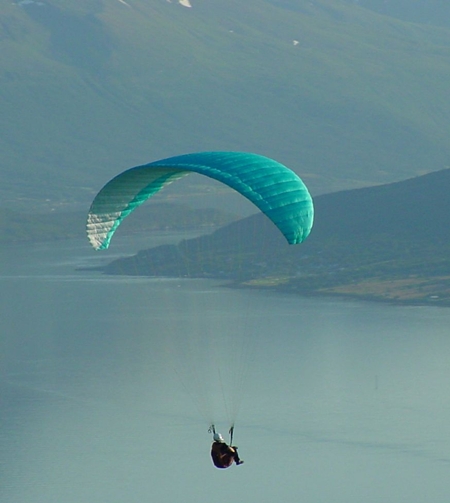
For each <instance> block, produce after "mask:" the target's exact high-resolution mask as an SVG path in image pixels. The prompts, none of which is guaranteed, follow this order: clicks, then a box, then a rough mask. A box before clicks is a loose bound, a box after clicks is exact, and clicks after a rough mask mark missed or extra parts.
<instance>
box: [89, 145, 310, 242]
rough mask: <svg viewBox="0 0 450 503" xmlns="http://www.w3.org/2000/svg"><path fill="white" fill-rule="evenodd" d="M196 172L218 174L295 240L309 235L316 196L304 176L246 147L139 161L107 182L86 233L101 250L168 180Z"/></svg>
mask: <svg viewBox="0 0 450 503" xmlns="http://www.w3.org/2000/svg"><path fill="white" fill-rule="evenodd" d="M191 172H195V173H199V174H202V175H205V176H208V177H210V178H214V179H215V180H218V181H220V182H222V183H224V184H226V185H228V186H229V187H231V188H233V189H235V190H236V191H237V192H239V193H240V194H242V195H243V196H244V197H246V198H247V199H249V200H250V201H251V202H252V203H253V204H254V205H255V206H256V207H258V208H259V209H260V210H261V211H262V212H263V213H264V214H266V215H267V217H268V218H270V220H272V222H273V223H274V224H275V225H276V226H277V227H278V229H279V230H280V232H282V233H283V235H284V236H285V238H286V239H287V241H288V242H289V243H290V244H297V243H301V242H302V241H303V240H304V239H306V238H307V236H308V235H309V233H310V231H311V228H312V224H313V217H314V209H313V202H312V198H311V196H310V194H309V192H308V189H307V188H306V186H305V184H304V183H303V182H302V180H301V179H300V178H299V177H298V176H297V175H296V174H295V173H294V172H293V171H292V170H290V169H289V168H287V167H286V166H284V165H283V164H280V163H279V162H277V161H275V160H273V159H270V158H268V157H264V156H262V155H258V154H252V153H246V152H199V153H192V154H185V155H180V156H176V157H170V158H168V159H162V160H159V161H155V162H152V163H150V164H145V165H143V166H137V167H135V168H131V169H129V170H127V171H124V172H123V173H121V174H120V175H118V176H116V177H115V178H113V179H112V180H111V181H110V182H108V183H107V184H106V185H105V186H104V187H103V189H102V190H101V191H100V192H99V193H98V194H97V196H96V197H95V199H94V201H93V202H92V205H91V208H90V211H89V215H88V220H87V233H88V237H89V240H90V242H91V244H92V246H93V247H94V248H95V249H96V250H101V249H105V248H108V246H109V243H110V241H111V238H112V236H113V234H114V232H115V231H116V229H117V227H118V226H119V225H120V222H122V220H123V219H124V218H125V217H126V216H127V215H129V214H130V213H131V212H132V211H133V210H134V209H136V208H137V207H138V206H140V205H141V204H142V203H144V202H145V201H146V200H147V199H148V198H150V197H151V196H153V195H154V194H156V193H157V192H158V191H160V190H161V189H162V188H163V187H165V186H166V185H168V184H169V183H171V182H173V181H175V180H177V179H178V178H181V177H183V176H185V175H187V174H189V173H191Z"/></svg>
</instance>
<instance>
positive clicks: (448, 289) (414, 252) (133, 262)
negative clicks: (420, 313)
mask: <svg viewBox="0 0 450 503" xmlns="http://www.w3.org/2000/svg"><path fill="white" fill-rule="evenodd" d="M449 194H450V169H446V170H442V171H439V172H434V173H430V174H427V175H424V176H420V177H416V178H412V179H409V180H406V181H403V182H396V183H392V184H387V185H380V186H376V187H370V188H364V189H355V190H349V191H342V192H337V193H332V194H326V195H322V196H319V197H317V198H316V199H315V215H316V217H315V224H314V228H313V231H312V233H311V235H310V236H309V238H308V239H307V240H306V241H305V243H303V244H302V245H298V246H288V245H287V244H286V243H285V241H284V240H283V238H282V236H281V235H280V234H279V233H278V232H277V230H276V229H275V228H274V226H273V225H272V224H271V223H270V222H269V221H268V220H267V218H265V217H264V215H262V214H257V215H254V216H251V217H248V218H246V219H244V220H240V221H238V222H234V223H232V224H229V225H227V226H225V227H223V228H221V229H219V230H218V231H216V232H215V233H213V234H211V235H209V236H203V237H201V238H196V239H192V240H186V241H183V242H181V243H180V244H179V245H178V246H166V247H159V248H155V249H151V250H145V251H142V252H140V253H139V254H137V255H136V256H134V257H129V258H124V259H121V260H117V261H114V262H112V263H111V264H109V265H108V266H106V267H105V268H104V271H105V272H106V273H109V274H133V275H134V274H144V275H169V276H191V277H219V278H220V277H222V278H227V279H229V280H232V281H234V282H236V284H240V285H241V286H253V287H259V288H277V289H280V290H283V291H291V292H298V293H303V294H305V293H313V294H328V295H330V294H339V295H348V296H356V297H364V298H369V299H376V300H387V301H392V302H400V303H402V302H406V303H430V302H431V303H434V304H437V305H446V304H447V303H448V304H449V305H450V196H449ZM169 256H170V259H169V260H166V258H167V257H169Z"/></svg>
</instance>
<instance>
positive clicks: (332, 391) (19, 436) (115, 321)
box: [0, 241, 450, 503]
mask: <svg viewBox="0 0 450 503" xmlns="http://www.w3.org/2000/svg"><path fill="white" fill-rule="evenodd" d="M108 253H109V255H106V257H107V258H106V259H107V260H109V259H110V258H111V255H112V254H121V253H122V248H121V245H120V241H119V242H118V243H116V247H115V249H114V250H113V251H111V252H108ZM99 260H105V255H99V254H96V253H95V252H93V251H91V250H90V249H89V247H88V244H87V243H84V242H71V243H68V242H67V243H60V244H56V245H51V246H50V245H35V246H31V247H30V248H28V249H23V248H20V247H17V248H10V249H6V250H3V251H2V260H1V262H0V298H1V303H0V317H1V318H0V319H1V327H2V328H1V335H0V337H1V338H0V344H1V345H0V348H1V352H0V363H1V367H0V376H1V384H0V392H1V394H0V397H1V409H0V420H1V422H0V426H1V430H0V467H1V472H0V501H1V502H2V503H52V502H55V503H79V502H89V503H100V502H102V503H103V502H105V503H106V502H107V503H116V502H117V503H119V502H121V503H122V502H125V501H126V502H127V503H130V502H131V503H134V502H142V501H155V502H156V501H157V502H161V503H164V502H174V501H184V502H188V503H189V502H195V503H202V502H210V501H211V500H215V501H218V502H222V501H223V502H225V501H230V500H238V501H241V502H265V501H267V502H273V501H277V500H279V501H283V502H293V503H294V502H295V503H297V502H299V501H303V502H311V503H313V502H331V501H332V502H333V503H340V502H342V503H360V502H364V503H372V502H373V503H375V502H377V503H378V502H380V503H381V502H383V503H385V502H392V503H397V502H405V503H406V502H408V503H416V502H417V503H419V502H420V503H423V502H424V501H432V502H433V503H441V502H442V503H447V502H448V498H449V494H450V482H449V480H450V477H449V473H450V400H449V392H450V365H449V361H450V335H449V327H450V310H447V309H436V308H429V307H394V306H390V305H383V304H371V303H359V302H353V301H349V302H347V301H340V300H334V299H318V298H314V299H307V298H301V297H294V296H285V295H279V294H271V293H265V292H256V291H241V290H232V289H228V288H223V287H221V286H220V283H218V282H213V281H203V280H202V281H199V280H196V281H192V280H163V279H142V278H114V277H113V278H111V277H104V276H101V275H100V274H99V273H96V272H90V271H79V270H77V268H78V267H80V266H86V265H92V264H97V263H98V261H99ZM229 333H232V337H233V340H234V339H237V340H239V339H240V338H244V336H245V338H246V341H247V340H248V344H247V342H246V343H245V344H244V345H243V348H244V350H243V353H242V354H243V355H244V357H245V360H246V369H245V370H246V372H245V373H244V374H245V382H243V383H241V384H243V387H242V389H241V390H240V391H239V393H241V396H240V398H241V399H242V401H241V402H240V406H239V408H238V412H239V413H238V416H237V423H236V437H235V442H236V444H237V445H238V446H239V451H240V454H241V457H242V458H243V459H244V460H245V464H244V465H242V466H240V467H232V468H230V469H229V470H224V471H220V470H217V469H215V468H214V467H213V466H212V464H211V461H210V458H209V447H210V438H211V437H210V435H209V434H208V433H207V429H208V418H207V417H205V414H207V413H209V412H205V409H202V408H203V406H206V405H207V400H208V399H204V397H203V395H201V396H200V391H199V390H198V389H197V384H195V379H194V377H195V378H196V379H197V378H198V377H200V378H202V377H203V379H205V380H206V381H209V378H208V376H209V375H210V374H209V373H210V372H211V363H212V362H218V361H219V362H220V361H221V357H222V356H223V357H224V358H226V359H230V358H233V357H234V349H233V350H231V349H230V350H228V352H227V349H226V347H225V345H224V346H222V345H221V344H220V342H218V341H220V340H223V339H224V338H226V337H227V334H229ZM222 334H223V337H219V338H218V337H217V336H218V335H219V336H221V335H222ZM230 337H231V336H230ZM184 339H189V340H193V341H197V342H200V343H201V347H202V348H206V349H205V351H206V352H205V353H202V354H199V355H195V354H193V352H192V351H191V352H188V351H187V350H186V348H187V346H186V345H183V342H182V340H184ZM208 348H209V349H208ZM208 355H210V357H211V358H209V357H208ZM209 360H210V361H209ZM232 363H233V362H232ZM233 364H234V363H233ZM231 368H233V365H231ZM194 374H195V376H194ZM227 379H228V378H224V382H225V381H226V380H227ZM208 384H212V386H211V387H212V391H213V398H217V397H216V396H215V393H214V390H216V391H217V385H216V384H215V382H214V381H213V378H212V377H211V383H208ZM199 386H200V385H199ZM200 387H201V386H200ZM206 388H208V386H206ZM210 391H211V390H210ZM201 393H203V391H202V392H201ZM219 394H220V393H219V392H218V391H217V393H216V395H217V396H218V395H219ZM205 396H206V395H205ZM209 396H211V395H209ZM220 419H221V418H215V420H219V421H218V427H219V429H221V431H222V433H224V434H225V433H226V428H227V426H228V424H227V420H226V418H225V417H224V418H223V420H222V421H221V420H220Z"/></svg>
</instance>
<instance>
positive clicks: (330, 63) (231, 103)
mask: <svg viewBox="0 0 450 503" xmlns="http://www.w3.org/2000/svg"><path fill="white" fill-rule="evenodd" d="M190 3H191V5H192V8H186V7H184V6H182V5H181V4H179V3H177V2H175V1H173V2H170V3H169V2H167V1H166V0H145V1H144V0H134V1H129V2H120V1H118V0H110V1H106V0H95V1H94V0H92V1H87V0H85V1H79V2H69V1H68V0H58V1H57V0H46V1H39V2H31V1H25V2H24V1H19V2H15V3H4V4H2V5H1V6H0V19H1V22H0V49H1V51H0V54H1V56H0V57H1V65H0V86H1V87H0V88H1V93H2V101H1V109H0V148H1V150H2V154H3V156H2V169H1V172H0V181H1V184H0V191H1V197H2V201H3V204H4V205H11V206H13V207H15V208H18V209H23V208H24V207H32V208H34V207H42V206H45V205H47V206H50V207H52V208H54V207H58V206H64V207H68V206H70V207H72V206H77V205H78V207H79V206H80V205H83V207H86V206H87V205H88V204H89V202H90V200H91V198H92V196H93V195H94V194H95V192H96V191H97V190H98V189H99V188H100V187H101V186H102V185H103V183H104V182H105V181H106V180H107V179H109V178H110V177H111V176H113V175H115V174H117V173H118V172H119V171H122V170H123V169H125V168H127V167H130V166H132V165H135V164H140V163H143V162H147V161H150V160H155V159H158V158H160V157H165V156H170V155H174V154H179V153H184V152H189V151H196V150H220V149H223V150H245V151H255V152H258V153H261V154H265V155H268V156H270V157H274V158H276V159H277V160H279V161H281V162H283V163H285V164H287V165H288V166H290V167H291V168H292V169H294V170H295V171H297V172H298V173H299V174H300V175H301V176H302V178H304V179H305V181H306V183H307V184H308V186H309V187H310V188H311V189H312V191H313V193H321V192H322V193H323V192H327V191H332V190H336V189H342V188H351V187H357V186H363V185H370V184H374V183H382V182H386V181H392V180H398V179H402V178H405V177H407V176H412V175H415V174H420V173H424V172H428V171H433V170H439V169H442V168H443V167H445V166H446V163H447V162H448V158H449V153H450V152H449V150H450V147H449V143H448V141H447V138H448V136H449V133H450V123H449V121H448V117H449V116H450V102H449V100H448V82H449V80H450V65H449V62H450V32H449V31H448V30H445V29H441V28H435V27H433V26H418V25H412V24H410V23H404V22H402V21H401V20H393V19H389V20H388V21H386V16H380V15H379V14H377V13H374V12H373V11H370V10H367V9H362V8H361V7H360V6H358V5H355V4H349V3H347V2H344V1H339V0H320V1H316V2H314V3H312V2H309V1H306V0H305V1H304V0H298V1H297V2H295V7H296V8H295V9H292V8H291V4H292V5H293V3H292V2H288V1H275V0H272V1H269V0H247V1H246V2H245V3H243V2H241V1H237V0H228V1H227V2H223V1H219V0H197V1H195V0H192V1H191V2H190ZM188 183H189V182H188ZM191 183H197V182H196V181H195V179H192V182H191ZM180 187H181V189H180V190H185V188H184V186H183V185H180Z"/></svg>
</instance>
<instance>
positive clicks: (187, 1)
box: [178, 0, 192, 7]
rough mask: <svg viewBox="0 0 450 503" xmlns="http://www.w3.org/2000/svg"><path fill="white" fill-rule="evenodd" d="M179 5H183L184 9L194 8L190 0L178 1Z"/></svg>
mask: <svg viewBox="0 0 450 503" xmlns="http://www.w3.org/2000/svg"><path fill="white" fill-rule="evenodd" d="M178 3H179V4H180V5H182V6H183V7H192V5H191V3H190V2H189V0H178Z"/></svg>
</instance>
